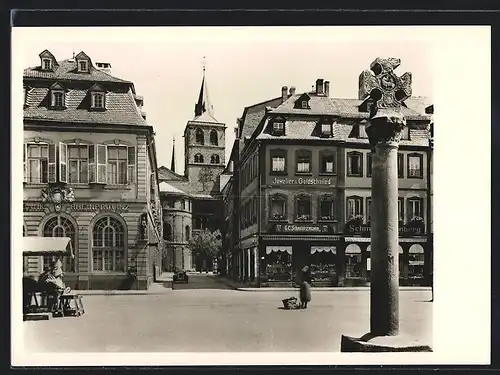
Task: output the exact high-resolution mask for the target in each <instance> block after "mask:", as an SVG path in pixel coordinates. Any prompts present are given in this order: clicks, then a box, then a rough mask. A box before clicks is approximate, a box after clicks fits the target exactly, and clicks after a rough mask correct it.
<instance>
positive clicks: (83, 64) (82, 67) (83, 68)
mask: <svg viewBox="0 0 500 375" xmlns="http://www.w3.org/2000/svg"><path fill="white" fill-rule="evenodd" d="M88 70H89V69H88V63H87V61H86V60H80V61H78V71H79V72H88Z"/></svg>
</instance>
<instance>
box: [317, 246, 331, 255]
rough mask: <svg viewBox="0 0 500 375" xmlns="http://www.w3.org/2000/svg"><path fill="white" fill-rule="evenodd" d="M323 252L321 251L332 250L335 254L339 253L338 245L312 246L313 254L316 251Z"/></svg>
mask: <svg viewBox="0 0 500 375" xmlns="http://www.w3.org/2000/svg"><path fill="white" fill-rule="evenodd" d="M316 252H318V253H321V252H330V253H333V254H337V247H336V246H311V254H314V253H316Z"/></svg>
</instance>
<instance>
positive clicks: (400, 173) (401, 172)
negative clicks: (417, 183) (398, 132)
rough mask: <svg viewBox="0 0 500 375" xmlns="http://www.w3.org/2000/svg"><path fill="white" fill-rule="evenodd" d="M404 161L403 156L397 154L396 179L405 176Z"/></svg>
mask: <svg viewBox="0 0 500 375" xmlns="http://www.w3.org/2000/svg"><path fill="white" fill-rule="evenodd" d="M404 160H405V157H404V155H403V154H402V153H400V152H398V177H399V178H404V176H405V169H404Z"/></svg>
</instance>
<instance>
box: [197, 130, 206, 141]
mask: <svg viewBox="0 0 500 375" xmlns="http://www.w3.org/2000/svg"><path fill="white" fill-rule="evenodd" d="M196 143H198V144H200V145H204V144H205V133H204V132H203V130H201V129H200V128H198V129H196Z"/></svg>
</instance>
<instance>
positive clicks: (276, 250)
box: [266, 246, 292, 255]
mask: <svg viewBox="0 0 500 375" xmlns="http://www.w3.org/2000/svg"><path fill="white" fill-rule="evenodd" d="M285 252H286V253H288V254H290V255H292V247H291V246H266V254H271V253H285Z"/></svg>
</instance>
